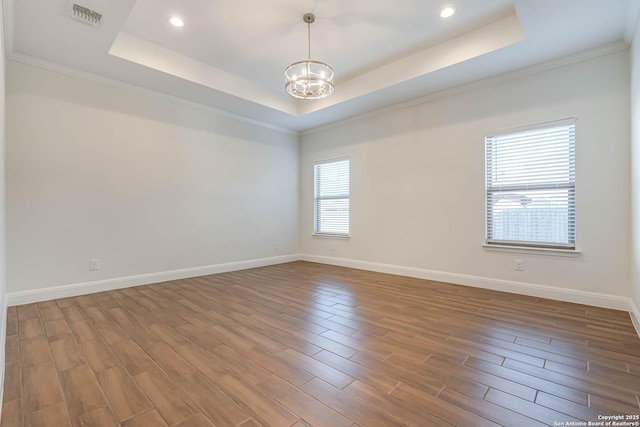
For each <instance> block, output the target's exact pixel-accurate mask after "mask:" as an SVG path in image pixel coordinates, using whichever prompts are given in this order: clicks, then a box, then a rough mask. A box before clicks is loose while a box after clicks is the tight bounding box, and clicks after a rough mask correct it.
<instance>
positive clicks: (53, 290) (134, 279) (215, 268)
mask: <svg viewBox="0 0 640 427" xmlns="http://www.w3.org/2000/svg"><path fill="white" fill-rule="evenodd" d="M298 260H301V261H309V262H315V263H319V264H329V265H336V266H341V267H350V268H357V269H361V270H369V271H377V272H380V273H388V274H396V275H399V276H407V277H415V278H418V279H426V280H434V281H438V282H446V283H454V284H457V285H465V286H473V287H477V288H483V289H493V290H496V291H503V292H511V293H516V294H520V295H529V296H534V297H539V298H548V299H553V300H558V301H566V302H572V303H577V304H586V305H591V306H596V307H604V308H611V309H614V310H623V311H628V312H629V314H630V316H631V320H632V322H633V325H634V327H635V328H636V332H638V335H639V336H640V311H639V310H638V307H637V306H636V305H635V304H634V302H633V300H631V298H627V297H621V296H616V295H607V294H601V293H597V292H587V291H580V290H576V289H568V288H556V287H553V286H547V285H539V284H534V283H525V282H516V281H510V280H502V279H494V278H489V277H480V276H471V275H466V274H457V273H448V272H443V271H435V270H427V269H422V268H415V267H404V266H398V265H392V264H382V263H375V262H369V261H360V260H353V259H345V258H335V257H328V256H321V255H311V254H292V255H284V256H278V257H269V258H259V259H253V260H246V261H237V262H231V263H225V264H215V265H209V266H203V267H195V268H186V269H182V270H173V271H164V272H159V273H151V274H142V275H137V276H128V277H118V278H114V279H107V280H99V281H93V282H86V283H75V284H71V285H63V286H53V287H49V288H42V289H36V290H31V291H21V292H11V293H9V294H8V295H7V296H6V297H5V305H4V309H5V310H6V307H7V306H9V307H10V306H14V305H22V304H29V303H34V302H40V301H47V300H52V299H57V298H67V297H73V296H78V295H85V294H91V293H95V292H103V291H108V290H112V289H122V288H128V287H131V286H140V285H147V284H150V283H158V282H166V281H169V280H178V279H185V278H189V277H197V276H205V275H209V274H218V273H226V272H229V271H238V270H246V269H249V268H256V267H264V266H267V265H275V264H283V263H286V262H292V261H298ZM5 318H6V317H5ZM2 328H3V329H2V340H3V341H2V342H5V334H6V322H4V323H3V325H2ZM2 356H3V355H0V358H1V357H2ZM0 360H1V359H0ZM0 366H4V364H2V365H0ZM0 393H1V390H0Z"/></svg>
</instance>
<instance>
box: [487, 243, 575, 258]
mask: <svg viewBox="0 0 640 427" xmlns="http://www.w3.org/2000/svg"><path fill="white" fill-rule="evenodd" d="M482 248H483V249H484V250H486V251H494V252H509V253H519V254H532V255H548V256H559V257H568V258H578V257H579V256H580V255H581V252H580V250H579V249H553V248H532V247H528V246H508V245H496V244H492V245H489V244H487V243H485V244H483V245H482Z"/></svg>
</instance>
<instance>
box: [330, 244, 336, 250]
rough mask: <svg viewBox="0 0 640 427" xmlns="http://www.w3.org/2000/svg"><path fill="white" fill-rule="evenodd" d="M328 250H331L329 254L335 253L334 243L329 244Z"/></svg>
mask: <svg viewBox="0 0 640 427" xmlns="http://www.w3.org/2000/svg"><path fill="white" fill-rule="evenodd" d="M329 250H331V252H335V251H336V242H331V243H330V244H329Z"/></svg>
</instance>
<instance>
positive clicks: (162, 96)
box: [5, 0, 300, 135]
mask: <svg viewBox="0 0 640 427" xmlns="http://www.w3.org/2000/svg"><path fill="white" fill-rule="evenodd" d="M5 1H6V0H5ZM6 56H7V59H8V60H10V61H14V62H19V63H22V64H27V65H32V66H34V67H38V68H42V69H45V70H49V71H54V72H57V73H60V74H65V75H68V76H71V77H76V78H79V79H83V80H87V81H90V82H93V83H97V84H102V85H105V86H110V87H113V88H117V89H122V90H126V91H130V92H134V93H137V94H140V95H144V96H147V97H150V98H154V99H158V100H162V101H165V102H169V103H172V104H176V105H180V106H182V107H188V108H193V109H196V110H201V111H206V112H208V113H212V114H218V115H221V116H225V117H229V118H231V119H234V120H238V121H240V122H243V123H247V124H250V125H254V126H258V127H261V128H265V129H269V130H273V131H276V132H281V133H285V134H289V135H299V134H300V133H299V132H298V131H295V130H291V129H287V128H283V127H280V126H276V125H272V124H270V123H266V122H261V121H259V120H254V119H250V118H248V117H245V116H242V115H239V114H234V113H230V112H228V111H225V110H221V109H219V108H214V107H211V106H209V105H205V104H201V103H198V102H194V101H189V100H187V99H184V98H180V97H178V96H174V95H168V94H166V93H162V92H158V91H155V90H152V89H146V88H143V87H140V86H136V85H133V84H130V83H125V82H122V81H119V80H115V79H110V78H108V77H104V76H100V75H97V74H93V73H89V72H86V71H81V70H78V69H75V68H71V67H67V66H65V65H60V64H57V63H55V62H51V61H47V60H44V59H40V58H35V57H33V56H30V55H25V54H22V53H16V52H13V51H7V55H6Z"/></svg>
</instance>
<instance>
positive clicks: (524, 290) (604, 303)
mask: <svg viewBox="0 0 640 427" xmlns="http://www.w3.org/2000/svg"><path fill="white" fill-rule="evenodd" d="M299 259H300V260H303V261H309V262H317V263H320V264H330V265H337V266H342V267H350V268H358V269H361V270H369V271H377V272H380V273H388V274H397V275H400V276H408V277H415V278H418V279H426V280H434V281H438V282H446V283H454V284H456V285H465V286H473V287H477V288H484V289H493V290H496V291H503V292H511V293H515V294H520V295H528V296H533V297H540V298H548V299H553V300H558V301H565V302H573V303H578V304H586V305H592V306H596V307H604V308H612V309H615V310H623V311H631V303H632V301H631V298H627V297H620V296H616V295H607V294H601V293H597V292H587V291H579V290H575V289H568V288H556V287H553V286H547V285H538V284H534V283H525V282H515V281H511V280H502V279H492V278H489V277H480V276H470V275H466V274H457V273H447V272H443V271H434V270H426V269H422V268H415V267H403V266H398V265H391V264H380V263H375V262H369V261H359V260H353V259H344V258H334V257H328V256H321V255H311V254H301V255H300V258H299ZM639 316H640V315H639ZM639 319H640V317H639ZM636 328H637V326H636Z"/></svg>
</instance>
